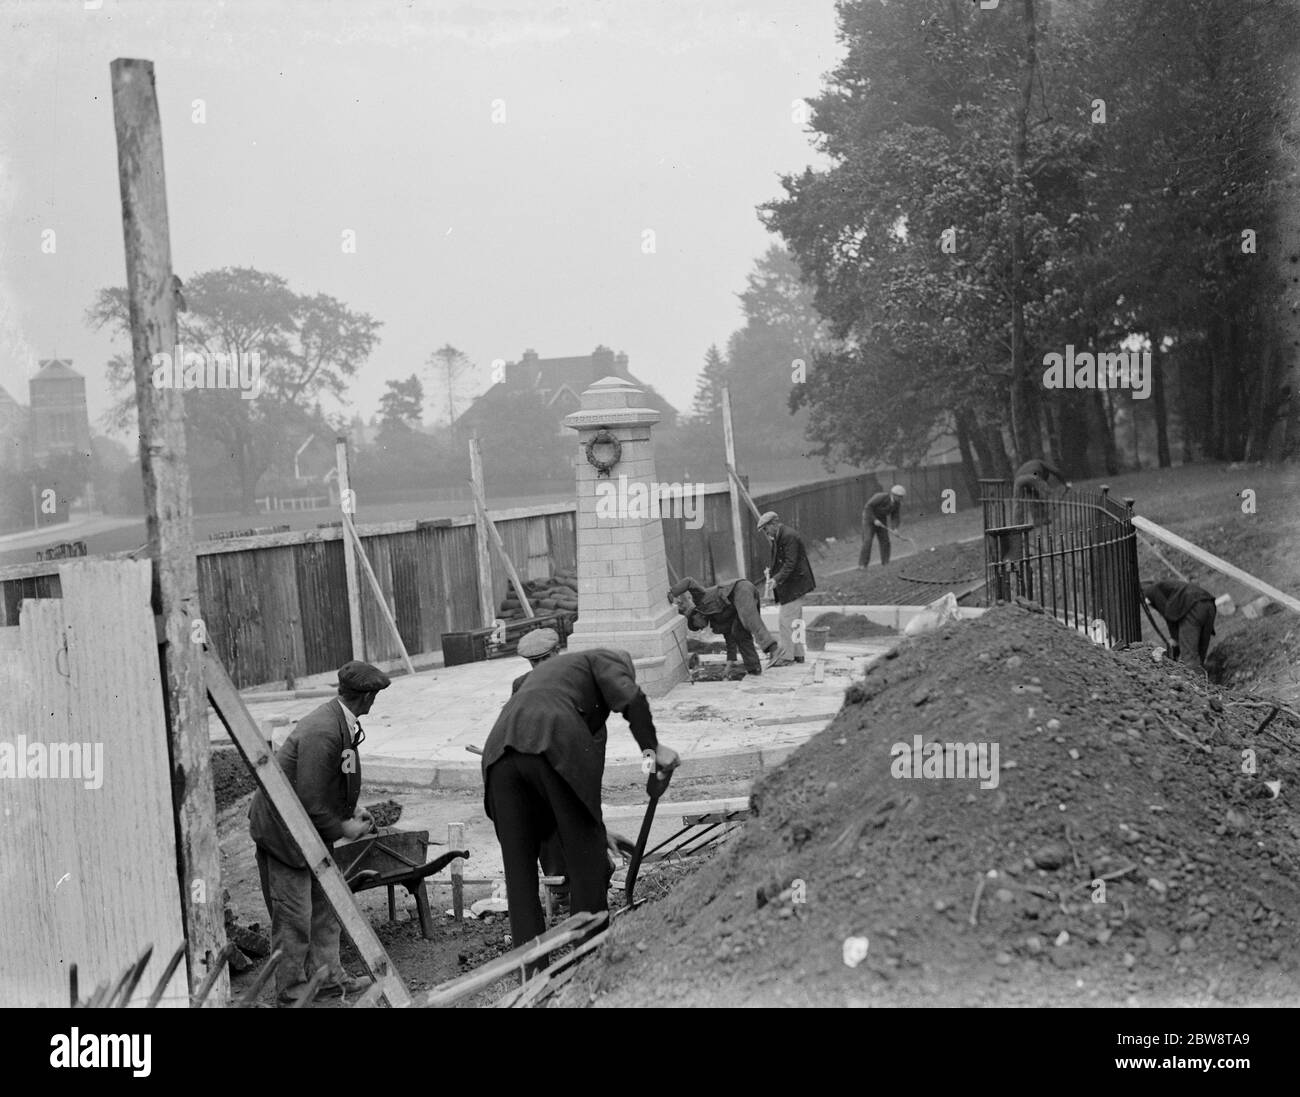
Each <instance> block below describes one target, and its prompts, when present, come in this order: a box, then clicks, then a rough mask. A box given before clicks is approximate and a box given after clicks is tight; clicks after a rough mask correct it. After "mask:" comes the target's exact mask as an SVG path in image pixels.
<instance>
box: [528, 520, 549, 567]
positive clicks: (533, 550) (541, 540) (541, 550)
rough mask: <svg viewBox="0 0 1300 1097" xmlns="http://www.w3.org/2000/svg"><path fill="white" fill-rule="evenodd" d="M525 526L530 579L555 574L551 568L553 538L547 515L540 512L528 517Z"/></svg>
mask: <svg viewBox="0 0 1300 1097" xmlns="http://www.w3.org/2000/svg"><path fill="white" fill-rule="evenodd" d="M525 527H526V528H525V533H526V536H527V542H528V545H527V553H528V560H527V563H526V565H525V569H524V571H525V574H526V575H527V577H528V578H529V579H545V578H547V577H549V576H551V575H553V574H554V572H553V571H552V570H551V540H550V537H549V535H548V531H547V521H546V515H544V514H539V515H537V516H536V517H535V518H529V519H527V520H526V522H525Z"/></svg>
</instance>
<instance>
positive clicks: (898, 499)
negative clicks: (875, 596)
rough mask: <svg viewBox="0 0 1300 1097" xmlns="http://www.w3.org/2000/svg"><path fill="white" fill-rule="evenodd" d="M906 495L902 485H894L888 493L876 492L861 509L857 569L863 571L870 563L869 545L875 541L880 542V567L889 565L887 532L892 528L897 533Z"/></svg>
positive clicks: (901, 520) (889, 550)
mask: <svg viewBox="0 0 1300 1097" xmlns="http://www.w3.org/2000/svg"><path fill="white" fill-rule="evenodd" d="M906 495H907V489H906V488H905V487H903V485H902V484H895V485H894V486H893V487H892V488H890V489H889V490H888V491H878V492H876V494H875V495H873V496H872V497H871V498H870V499H868V500H867V505H866V506H865V507H863V508H862V551H861V552H860V553H859V554H858V567H860V568H862V569H863V570H864V571H865V570H866V568H867V565H868V564H870V563H871V543H872V541H874V540H876V539H879V541H880V566H881V567H885V566H886V565H887V564H888V563H889V555H890V552H891V551H892V546H891V544H890V541H889V531H890V529H891V528H892V529H893V531H894V532H895V533H898V527H899V526H900V525H902V523H903V498H904V496H906ZM900 536H902V535H901V534H900ZM909 539H910V538H905V540H909Z"/></svg>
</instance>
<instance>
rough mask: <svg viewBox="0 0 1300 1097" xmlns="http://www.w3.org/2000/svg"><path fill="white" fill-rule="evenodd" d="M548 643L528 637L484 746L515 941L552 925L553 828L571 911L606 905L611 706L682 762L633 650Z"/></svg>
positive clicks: (644, 738)
mask: <svg viewBox="0 0 1300 1097" xmlns="http://www.w3.org/2000/svg"><path fill="white" fill-rule="evenodd" d="M529 635H533V634H532V633H530V634H529ZM527 639H528V636H525V637H524V640H527ZM557 640H558V637H557ZM548 643H549V638H548V637H545V636H543V637H539V638H538V639H536V640H535V641H534V642H533V643H531V644H528V645H524V644H523V643H522V641H521V644H520V649H521V651H522V652H524V653H525V657H526V658H527V659H528V661H529V662H530V663H531V664H532V667H533V669H532V670H530V671H529V672H528V674H526V675H524V676H523V679H522V681H520V682H518V683H517V688H516V689H515V691H514V692H513V693H512V695H511V697H510V700H508V701H507V702H506V703H505V706H504V707H503V708H502V709H501V714H500V715H499V716H498V717H497V720H496V723H495V724H494V725H493V726H492V731H491V733H490V734H489V735H488V738H487V742H486V743H485V744H484V747H483V807H484V810H485V811H486V812H487V815H488V818H489V819H491V820H492V823H493V825H494V826H495V827H496V833H497V840H498V841H499V842H500V843H501V854H502V860H503V862H504V864H505V872H506V901H507V902H508V903H509V905H510V932H511V934H512V936H513V937H514V943H515V945H521V944H523V943H524V942H526V941H530V940H532V938H534V937H536V936H538V935H539V934H540V933H541V932H542V931H543V929H545V919H544V917H543V915H542V905H541V902H540V900H539V899H538V894H537V884H538V880H537V861H538V856H539V854H540V852H541V848H542V844H543V842H544V841H545V840H546V839H547V838H548V837H550V836H551V835H553V834H554V835H558V837H559V844H560V848H561V850H562V852H563V856H564V863H565V866H566V868H567V870H568V871H567V876H568V881H569V897H570V907H571V910H572V911H573V913H575V914H577V913H580V912H582V911H602V910H606V909H608V891H609V880H610V875H611V872H612V868H613V866H612V865H611V863H610V860H609V857H608V854H607V852H606V851H607V846H608V839H607V836H606V833H605V823H604V820H603V819H602V817H601V810H600V786H601V779H602V777H603V775H604V772H605V740H606V730H605V722H606V720H608V719H609V715H610V713H612V712H618V713H622V715H623V717H624V719H626V720H627V722H628V725H629V727H630V728H631V731H632V737H633V738H634V739H636V742H637V745H638V746H639V747H640V748H641V750H642V753H643V755H644V756H645V757H646V761H647V765H651V766H653V767H654V768H656V769H658V770H660V771H667V770H672V769H675V768H676V767H677V765H678V762H679V758H678V756H677V752H676V751H675V750H672V749H671V748H669V747H666V746H664V745H663V744H661V743H660V742H659V739H658V736H657V735H656V733H655V726H654V719H653V718H652V716H651V714H650V702H649V701H648V700H647V699H646V696H645V693H644V692H643V691H642V690H641V687H640V686H639V685H637V681H636V668H635V667H634V666H633V664H632V657H631V656H630V655H629V654H628V653H627V652H625V651H617V650H615V649H612V648H593V649H591V650H589V651H570V652H560V651H559V650H558V646H557V645H551V646H550V647H545V648H544V645H546V644H548ZM528 652H533V653H534V654H526V653H528Z"/></svg>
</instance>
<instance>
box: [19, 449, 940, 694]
mask: <svg viewBox="0 0 1300 1097" xmlns="http://www.w3.org/2000/svg"><path fill="white" fill-rule="evenodd" d="M880 477H884V478H885V479H884V481H883V482H884V483H885V484H886V486H887V484H889V483H902V484H903V485H904V486H906V487H907V488H908V494H909V496H910V497H911V501H910V503H909V505H908V509H909V513H912V514H920V513H930V512H933V511H934V510H937V507H938V503H939V501H940V498H941V492H942V491H943V490H944V489H945V488H948V487H951V488H953V489H954V490H956V491H957V492H958V499H959V501H962V500H964V499H965V488H964V484H965V481H964V477H963V476H962V472H961V466H960V465H948V466H938V467H936V468H931V469H919V470H916V469H913V470H894V471H892V472H882V473H880V474H878V475H877V474H872V473H862V474H858V475H854V476H846V477H839V478H837V479H833V480H826V481H822V482H820V483H816V484H809V485H806V486H803V487H798V488H791V489H787V490H784V491H779V492H769V493H767V494H765V495H760V496H758V497H756V498H755V504H756V505H757V506H758V507H759V509H760V510H768V509H771V510H775V511H777V513H779V514H780V515H781V518H782V520H783V521H786V522H788V523H789V524H790V525H792V526H794V527H795V528H796V529H798V530H799V532H800V533H801V534H803V536H804V537H805V538H807V539H809V540H824V539H825V538H827V537H851V536H857V535H858V534H859V532H860V523H861V514H862V506H863V504H864V503H865V502H866V499H867V497H868V496H869V495H870V494H871V493H872V492H874V491H878V490H880V489H881V485H882V480H881V479H880ZM694 502H695V500H694V497H692V498H691V500H690V505H691V506H692V507H693V506H694ZM671 505H672V506H673V508H674V509H673V510H672V512H671V514H672V515H673V516H670V517H666V518H663V519H662V526H663V531H664V549H665V553H666V556H667V559H668V561H669V562H671V563H672V565H673V568H674V569H675V570H676V572H677V574H678V575H679V576H686V575H691V576H693V577H694V578H696V579H697V580H699V581H700V582H701V583H704V584H706V585H708V584H712V583H716V582H721V581H723V580H726V579H731V578H735V577H736V576H735V565H734V556H735V551H734V547H733V542H732V539H731V512H730V502H729V498H728V495H727V492H726V491H725V490H722V488H721V486H720V485H714V484H710V485H705V492H704V496H703V525H702V526H701V527H700V528H698V529H687V528H685V525H686V519H685V518H684V517H682V516H681V514H682V511H681V510H680V509H677V508H678V507H679V506H680V504H677V503H675V502H674V503H673V504H671ZM494 517H495V520H496V522H497V527H498V530H499V532H500V533H501V537H502V540H503V542H504V543H505V545H506V549H507V551H508V552H509V554H510V557H511V559H512V560H513V562H514V564H515V567H516V568H517V569H518V570H519V572H520V574H521V576H522V577H523V578H525V579H529V578H542V577H544V576H546V575H550V574H552V573H554V572H555V571H556V570H559V569H561V568H575V567H576V566H577V542H576V528H577V522H576V515H575V512H574V510H573V509H572V508H571V507H569V508H565V509H557V508H556V507H554V506H541V507H536V508H521V509H518V510H511V511H505V512H496V514H495V515H494ZM751 518H752V516H751V515H750V514H749V512H748V510H747V509H746V511H745V512H744V529H743V530H742V533H743V537H744V541H745V545H746V553H747V559H748V572H747V577H748V578H750V579H752V580H754V581H755V582H760V581H761V580H762V575H763V569H764V567H766V566H767V564H768V560H769V556H770V549H769V546H768V543H767V540H766V539H765V538H763V537H762V536H761V535H759V534H758V533H757V532H756V531H755V529H754V528H753V522H752V520H751ZM358 532H359V533H361V535H362V541H363V543H364V544H365V547H366V555H367V558H368V559H369V560H370V561H371V564H372V566H373V567H374V569H375V573H376V576H377V577H378V579H379V582H380V584H381V586H382V587H383V589H384V590H385V592H386V594H387V595H388V598H389V605H390V607H391V608H392V609H393V611H394V615H395V616H396V618H397V626H398V630H399V631H400V633H401V635H402V639H403V642H404V643H405V644H406V647H407V650H408V651H409V652H410V653H412V654H413V655H414V654H417V653H420V652H431V651H437V650H438V649H439V647H440V646H441V639H442V634H443V633H444V632H448V631H463V630H466V629H473V628H478V627H479V626H480V625H481V624H482V622H481V621H479V619H478V616H479V607H478V571H477V564H476V559H475V553H474V526H473V523H472V521H469V520H468V519H465V518H459V519H452V520H451V521H450V522H449V523H446V524H444V522H442V521H440V522H438V523H437V524H435V525H424V524H421V523H417V522H410V521H407V522H387V523H379V524H372V525H369V526H365V527H362V528H360V529H359V530H358ZM341 536H342V530H341V529H340V528H339V527H334V528H329V529H316V530H305V531H298V532H296V533H281V534H270V535H265V536H259V537H246V538H239V539H234V540H231V541H230V542H222V543H212V544H207V545H204V546H201V547H200V549H199V552H198V565H199V598H200V605H201V607H202V611H203V616H204V621H205V623H206V624H207V629H208V636H209V640H210V642H211V643H212V645H213V647H214V649H215V650H216V652H217V653H218V654H219V655H220V656H221V659H222V661H223V662H224V663H225V665H226V666H227V668H228V669H229V672H230V675H231V677H232V678H233V679H234V681H235V683H236V684H237V685H238V686H240V687H241V688H244V687H248V686H253V685H261V684H264V683H272V682H283V681H285V679H286V676H287V675H288V674H290V673H291V674H292V675H293V676H294V677H295V678H298V677H302V676H304V675H309V674H319V673H323V672H327V671H331V670H336V669H337V668H338V667H339V666H340V665H342V663H344V662H346V661H347V660H348V659H349V658H351V650H350V648H351V640H350V634H349V629H348V617H347V614H348V605H347V594H346V590H347V587H346V583H345V574H344V562H343V543H342V540H341ZM58 567H59V565H58V564H54V563H49V564H45V563H39V564H22V565H14V566H11V567H8V568H0V625H3V624H10V625H12V624H14V623H16V622H17V621H18V620H19V615H20V607H21V601H22V599H23V598H25V597H26V598H31V597H41V598H58V597H59V591H60V587H59V576H58V571H57V569H58ZM492 571H493V587H494V589H493V592H492V593H493V601H494V604H497V605H499V604H500V600H501V599H502V598H503V597H504V596H505V593H506V590H507V585H508V580H507V577H506V573H505V569H504V568H503V567H502V565H501V563H500V561H499V560H498V559H497V558H496V555H495V553H493V563H492ZM666 572H667V569H666V568H665V573H666ZM664 580H665V584H667V583H668V582H669V581H670V580H669V577H668V575H667V574H665V576H664ZM361 600H362V607H363V608H362V612H363V617H364V622H363V626H364V629H365V635H366V638H367V643H368V645H369V649H368V650H369V652H370V658H371V659H374V660H379V661H383V660H386V659H396V658H397V657H398V649H397V645H396V644H395V642H394V641H393V638H392V633H391V631H390V629H389V628H388V625H387V622H386V621H385V620H384V619H383V615H382V613H381V611H380V609H379V604H378V602H377V601H376V600H375V597H374V594H373V592H372V591H371V590H370V585H369V582H363V583H362V588H361Z"/></svg>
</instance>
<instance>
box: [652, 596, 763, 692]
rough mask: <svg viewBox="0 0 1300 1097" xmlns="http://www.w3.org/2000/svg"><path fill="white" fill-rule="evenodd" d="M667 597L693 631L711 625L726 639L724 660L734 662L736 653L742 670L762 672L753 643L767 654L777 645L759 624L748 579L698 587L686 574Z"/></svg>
mask: <svg viewBox="0 0 1300 1097" xmlns="http://www.w3.org/2000/svg"><path fill="white" fill-rule="evenodd" d="M668 598H669V600H670V601H673V602H676V603H677V612H678V613H680V614H681V615H682V616H683V617H685V618H686V626H687V627H688V628H689V629H691V630H692V631H693V632H699V631H700V630H702V629H705V628H712V629H713V631H714V632H715V633H717V634H718V635H719V636H721V637H723V638H724V639H725V640H726V642H727V661H728V662H734V661H735V658H736V653H737V652H739V653H740V658H741V659H742V660H743V661H744V664H745V670H747V671H748V672H749V673H750V674H762V673H763V664H762V663H761V662H760V661H759V658H758V651H757V650H756V649H755V647H754V643H755V641H757V642H758V646H759V648H761V649H762V650H763V653H764V654H768V655H770V654H771V653H772V652H774V651H776V648H777V644H776V640H775V639H773V637H772V634H771V633H770V632H768V631H767V626H766V625H764V624H763V617H762V614H760V613H759V610H758V591H757V590H755V589H754V584H753V583H751V582H750V581H749V580H748V579H733V580H731V581H730V582H728V583H719V584H718V585H717V586H715V587H702V586H700V584H699V583H697V582H696V581H695V580H694V579H692V578H691V577H690V576H689V575H688V576H687V577H686V578H685V579H683V580H681V581H680V582H677V583H674V584H673V585H672V586H671V587H670V588H669V590H668Z"/></svg>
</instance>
